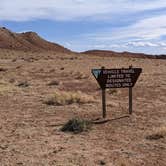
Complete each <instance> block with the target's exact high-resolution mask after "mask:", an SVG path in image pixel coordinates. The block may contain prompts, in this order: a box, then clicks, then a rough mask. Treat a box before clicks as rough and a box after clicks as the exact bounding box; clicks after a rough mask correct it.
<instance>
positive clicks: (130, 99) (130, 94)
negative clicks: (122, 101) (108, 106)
mask: <svg viewBox="0 0 166 166" xmlns="http://www.w3.org/2000/svg"><path fill="white" fill-rule="evenodd" d="M129 114H132V88H129Z"/></svg>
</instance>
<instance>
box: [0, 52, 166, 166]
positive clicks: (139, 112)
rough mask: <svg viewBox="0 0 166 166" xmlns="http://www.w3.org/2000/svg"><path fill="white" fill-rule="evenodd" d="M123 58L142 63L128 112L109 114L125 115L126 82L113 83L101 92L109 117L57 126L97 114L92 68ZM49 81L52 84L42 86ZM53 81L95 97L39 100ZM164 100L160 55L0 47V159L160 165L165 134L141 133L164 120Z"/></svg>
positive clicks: (63, 164) (164, 67) (43, 165)
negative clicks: (82, 125)
mask: <svg viewBox="0 0 166 166" xmlns="http://www.w3.org/2000/svg"><path fill="white" fill-rule="evenodd" d="M131 64H132V65H133V67H141V68H142V69H143V73H142V74H141V76H140V77H139V80H138V81H137V83H136V85H135V87H134V89H133V114H132V115H131V116H129V117H125V118H121V119H116V118H119V117H122V116H125V115H128V89H117V90H116V92H115V93H113V94H110V93H109V91H108V92H107V118H109V119H114V120H112V121H109V122H107V123H104V124H94V125H93V126H92V128H91V129H90V130H89V131H87V132H83V133H81V134H72V133H64V132H61V131H60V128H61V127H62V125H63V124H64V123H66V122H67V121H68V120H69V119H71V118H73V117H80V118H85V119H88V120H92V119H96V118H100V117H101V116H102V112H101V91H100V90H99V86H98V84H97V82H96V81H95V79H94V78H93V76H92V74H91V69H92V68H100V67H101V66H105V67H106V68H121V67H128V66H129V65H131ZM51 81H58V82H59V85H54V86H49V85H48V83H50V82H51ZM20 83H22V84H20ZM25 83H26V84H25ZM18 85H20V86H18ZM24 85H25V86H24ZM26 85H27V86H26ZM56 89H59V90H63V91H77V90H79V91H82V92H83V93H86V94H88V95H90V96H93V97H94V98H95V100H96V102H95V103H87V104H70V105H64V106H49V105H46V104H45V103H44V101H45V100H47V99H48V98H49V97H50V96H53V95H54V92H55V91H56ZM165 108H166V61H165V60H154V59H137V58H135V59H134V58H115V57H113V58H111V57H103V58H102V57H95V56H88V55H76V54H70V55H67V54H62V53H60V54H58V53H51V52H48V53H32V52H29V53H28V52H16V51H11V50H0V165H2V166H15V165H18V166H19V165H21V166H47V165H48V166H96V165H107V166H140V165H143V166H164V165H166V137H164V138H161V139H156V140H149V139H146V136H148V135H149V134H150V133H152V132H154V131H155V130H154V129H156V130H157V129H158V128H160V127H162V126H166V109H165Z"/></svg>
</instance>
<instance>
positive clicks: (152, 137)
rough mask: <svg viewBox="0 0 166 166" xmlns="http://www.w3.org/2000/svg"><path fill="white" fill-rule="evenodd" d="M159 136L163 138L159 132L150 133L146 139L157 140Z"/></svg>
mask: <svg viewBox="0 0 166 166" xmlns="http://www.w3.org/2000/svg"><path fill="white" fill-rule="evenodd" d="M161 138H164V136H163V135H160V134H152V135H148V136H146V139H148V140H158V139H161Z"/></svg>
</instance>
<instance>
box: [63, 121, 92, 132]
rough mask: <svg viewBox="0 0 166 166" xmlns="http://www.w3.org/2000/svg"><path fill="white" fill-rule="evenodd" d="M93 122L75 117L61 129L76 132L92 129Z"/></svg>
mask: <svg viewBox="0 0 166 166" xmlns="http://www.w3.org/2000/svg"><path fill="white" fill-rule="evenodd" d="M90 127H91V123H90V121H87V120H84V119H79V118H73V119H71V120H69V121H68V122H67V123H66V124H65V125H64V126H63V127H62V128H61V131H63V132H66V131H68V132H73V133H75V134H77V133H80V132H83V131H87V130H88V129H90Z"/></svg>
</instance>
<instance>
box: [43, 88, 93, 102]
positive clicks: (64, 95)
mask: <svg viewBox="0 0 166 166" xmlns="http://www.w3.org/2000/svg"><path fill="white" fill-rule="evenodd" d="M93 102H95V99H94V97H93V96H90V95H87V94H85V93H82V92H81V91H78V92H65V91H60V90H56V91H55V93H54V95H53V97H51V98H49V99H48V100H47V101H46V102H45V103H46V104H48V105H68V104H73V103H78V104H85V103H93Z"/></svg>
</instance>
